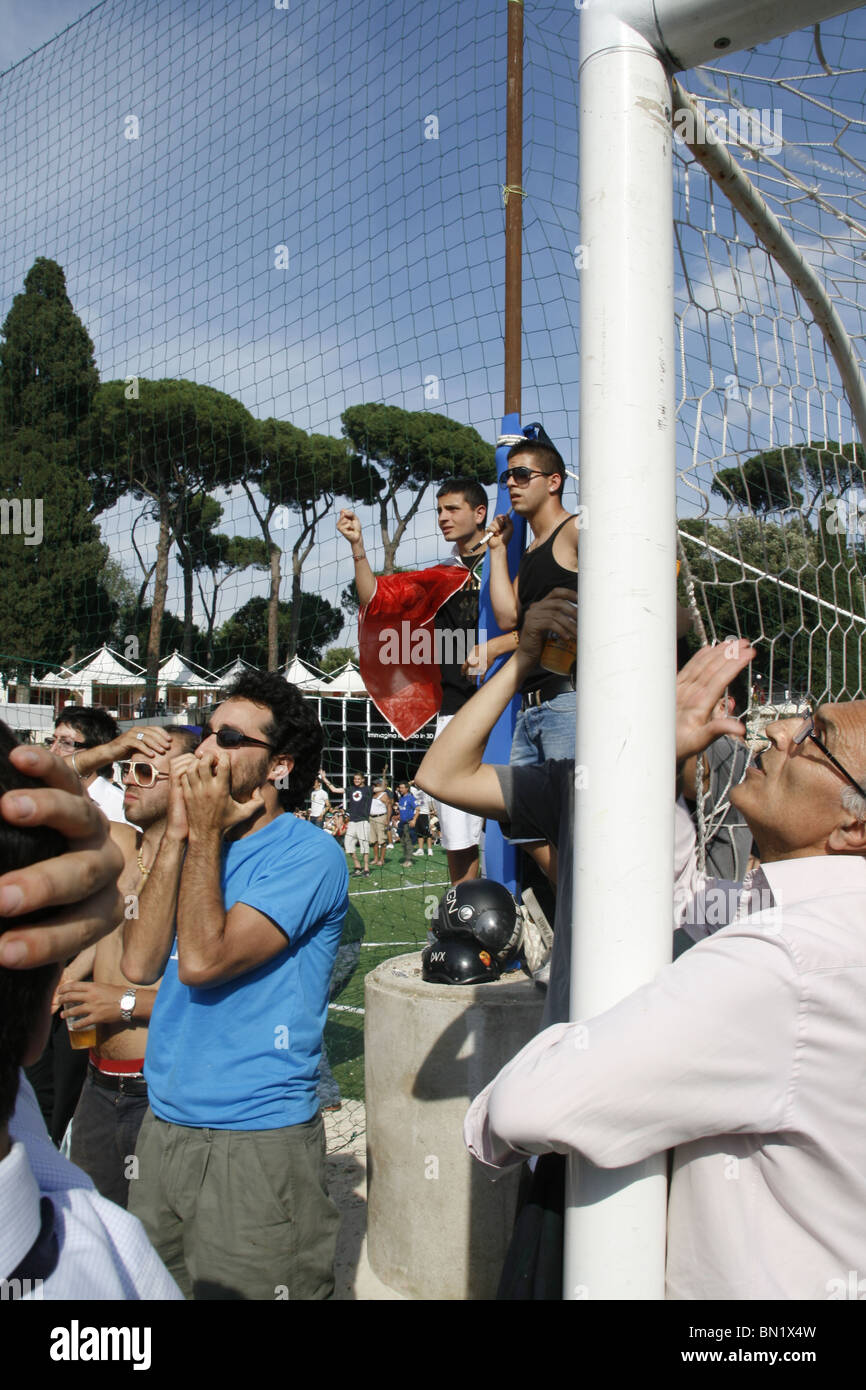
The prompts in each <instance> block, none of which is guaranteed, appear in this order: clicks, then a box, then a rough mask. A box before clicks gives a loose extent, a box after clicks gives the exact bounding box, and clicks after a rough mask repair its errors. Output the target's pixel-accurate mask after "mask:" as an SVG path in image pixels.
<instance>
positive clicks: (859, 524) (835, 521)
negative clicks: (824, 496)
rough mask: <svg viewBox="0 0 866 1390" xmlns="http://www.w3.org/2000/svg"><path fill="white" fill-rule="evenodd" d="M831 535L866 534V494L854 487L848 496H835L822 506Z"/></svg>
mask: <svg viewBox="0 0 866 1390" xmlns="http://www.w3.org/2000/svg"><path fill="white" fill-rule="evenodd" d="M821 510H822V512H823V513H824V515H825V516H826V518H827V530H828V531H829V533H830V535H831V536H848V538H849V539H850V540H854V538H855V537H857V536H866V496H864V494H863V493H862V492H860V491H859V490H858V489H856V488H854V489H852V491H851V492H849V493H848V494H847V496H846V497H833V498H831V500H830V501H828V502H825V503H824V505H823V506H822V508H821Z"/></svg>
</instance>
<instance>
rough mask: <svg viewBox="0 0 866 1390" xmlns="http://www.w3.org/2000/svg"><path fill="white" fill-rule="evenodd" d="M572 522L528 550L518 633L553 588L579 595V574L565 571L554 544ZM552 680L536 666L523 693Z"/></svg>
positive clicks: (568, 520) (519, 582)
mask: <svg viewBox="0 0 866 1390" xmlns="http://www.w3.org/2000/svg"><path fill="white" fill-rule="evenodd" d="M569 523H571V525H574V517H573V516H569V517H566V519H565V521H563V522H562V523H561V525H559V526H557V528H556V530H555V531H552V532H551V533H550V535H549V536H548V537H547V540H546V541H542V543H541V545H539V546H536V548H535V549H534V550H528V551H526V553H525V554H524V555H523V556H522V558H521V561H520V568H519V569H518V571H517V597H518V599H519V600H520V613H519V616H518V619H517V630H518V632H519V631H520V629H521V628H522V627H523V620H524V618H525V617H526V610H527V609H528V608H530V607H531V606H532V604H533V603H537V602H538V600H539V599H541V598H545V597H546V595H547V594H549V593H550V591H551V589H559V588H563V589H574V591H575V594H576V593H577V571H576V570H566V569H563V567H562V565H560V564H558V563H557V561H556V560H555V559H554V556H553V543H554V541H555V540H556V537H557V536H558V535H559V533H560V531H561V530H562V528H563V526H568V525H569ZM549 679H550V672H549V671H545V669H544V667H543V666H536V668H535V670H534V671H530V673H529V675H528V676H527V677H526V678H525V680H524V682H523V684H522V685H521V687H520V691H521V694H524V695H525V694H526V693H527V692H528V691H530V690H537V689H538V687H539V686H540V685H541V684H542V683H543V682H544V681H546V680H549Z"/></svg>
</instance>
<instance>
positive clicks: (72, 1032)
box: [66, 1018, 99, 1052]
mask: <svg viewBox="0 0 866 1390" xmlns="http://www.w3.org/2000/svg"><path fill="white" fill-rule="evenodd" d="M72 1024H73V1020H72V1019H71V1018H67V1020H66V1026H67V1028H68V1029H69V1046H70V1047H72V1048H74V1049H75V1051H76V1052H81V1051H83V1049H84V1048H85V1047H95V1046H96V1043H97V1038H98V1034H99V1029H98V1026H97V1024H95V1023H91V1025H90V1027H89V1028H73V1026H72Z"/></svg>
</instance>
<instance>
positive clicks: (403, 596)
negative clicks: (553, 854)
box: [337, 478, 514, 883]
mask: <svg viewBox="0 0 866 1390" xmlns="http://www.w3.org/2000/svg"><path fill="white" fill-rule="evenodd" d="M436 510H437V517H438V522H439V529H440V531H441V532H442V535H443V536H444V537H445V539H446V540H447V541H450V542H451V543H452V545H453V547H454V549H453V551H452V555H451V558H450V559H449V560H448V561H446V562H444V563H442V564H439V565H432V566H430V568H429V569H426V570H413V571H411V572H403V573H400V574H382V575H379V576H378V577H377V576H376V575H375V574H374V573H373V571H372V569H371V568H370V563H369V561H368V559H367V554H366V550H365V547H364V538H363V533H362V530H361V523H360V521H359V520H358V518H357V516H356V515H355V513H354V512H352V511H348V510H345V509H344V510H343V511H341V512H340V516H339V520H338V522H337V530H338V531H339V532H340V534H341V535H342V536H345V538H346V540H347V541H348V542H349V544H350V545H351V547H352V559H353V560H354V561H355V584H356V586H357V589H358V598H359V601H360V605H361V607H360V613H359V617H358V650H359V664H360V668H361V675H362V676H363V678H364V684H365V685H366V687H367V689H368V691H369V692H370V696H371V698H372V700H373V703H374V704H375V706H376V708H377V709H378V710H379V712H380V713H381V714H383V715H384V717H385V718H386V719H387V720H388V723H389V724H390V725H391V726H392V727H393V728H394V729H395V730H396V731H397V733H398V734H399V735H400V737H401V738H404V739H406V738H411V736H412V734H414V733H415V732H417V730H418V729H420V728H421V727H422V725H424V724H426V723H427V721H428V720H429V719H432V718H433V716H434V714H435V715H438V719H437V724H436V734H437V736H438V735H439V734H440V733H441V731H442V729H443V728H444V727H445V726H446V724H447V723H448V720H449V719H450V718H451V717H452V716H453V715H454V714H456V713H457V711H458V710H459V709H461V708H462V707H463V705H464V704H465V703H466V701H467V700H468V699H469V697H470V696H471V695H472V694H473V693H474V691H475V684H474V682H473V681H472V680H471V679H469V678H467V676H466V675H465V671H464V668H465V666H466V663H467V661H468V660H469V657H470V654H471V653H472V652H473V649H474V648H475V646H476V643H477V642H478V636H479V634H478V632H477V627H478V591H479V587H480V582H481V563H482V560H483V556H484V548H483V545H482V542H483V540H484V526H485V523H486V520H487V494H486V493H485V491H484V489H483V487H482V486H481V484H480V483H478V482H476V481H475V480H474V479H470V478H452V479H449V480H448V481H447V482H445V483H443V484H442V486H441V487H440V488H439V491H438V492H437V494H436ZM481 636H482V640H483V634H481ZM513 647H514V638H513V636H512V635H511V633H507V634H506V635H505V636H503V637H495V638H492V639H491V641H489V642H488V643H487V645H486V649H485V656H486V660H487V661H488V662H489V661H492V660H493V659H494V658H495V657H496V656H499V655H501V654H502V653H503V652H506V651H511V650H513ZM473 666H474V663H473ZM479 674H483V671H481V670H480V668H479ZM436 813H437V815H438V817H439V822H440V825H441V829H442V847H443V849H444V850H445V851H446V854H447V856H448V872H449V876H450V879H451V882H452V883H460V882H462V881H463V880H464V879H470V878H475V877H477V875H478V843H479V840H480V838H481V831H482V828H483V824H484V823H483V821H482V820H481V818H480V817H478V816H470V815H467V814H466V813H465V812H463V811H458V810H456V809H455V808H454V807H451V806H448V805H447V803H445V802H437V806H436Z"/></svg>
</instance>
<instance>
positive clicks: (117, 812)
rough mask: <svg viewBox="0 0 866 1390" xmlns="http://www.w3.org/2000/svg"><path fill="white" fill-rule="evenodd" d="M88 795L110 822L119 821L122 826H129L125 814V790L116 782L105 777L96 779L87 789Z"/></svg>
mask: <svg viewBox="0 0 866 1390" xmlns="http://www.w3.org/2000/svg"><path fill="white" fill-rule="evenodd" d="M87 795H88V796H89V797H90V799H91V801H95V802H96V804H97V806H98V807H99V809H100V811H104V812H105V814H106V815H107V817H108V819H109V820H118V821H120V823H121V825H129V821H128V820H127V819H126V816H125V815H124V814H123V790H122V788H120V787H119V786H118V785H117V783H116V782H109V781H107V780H106V778H105V777H94V779H93V781H92V782H91V784H90V786H89V787H88V788H87Z"/></svg>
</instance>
